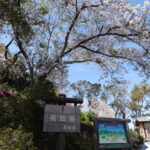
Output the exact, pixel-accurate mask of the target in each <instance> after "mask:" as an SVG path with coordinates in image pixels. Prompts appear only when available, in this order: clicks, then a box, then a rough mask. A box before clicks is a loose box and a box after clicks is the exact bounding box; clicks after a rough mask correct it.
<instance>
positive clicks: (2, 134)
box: [0, 128, 35, 150]
mask: <svg viewBox="0 0 150 150" xmlns="http://www.w3.org/2000/svg"><path fill="white" fill-rule="evenodd" d="M32 138H33V136H32V134H31V133H26V132H25V131H24V130H23V129H22V128H19V129H16V130H14V129H12V128H6V129H1V130H0V150H35V147H34V146H33V141H32Z"/></svg>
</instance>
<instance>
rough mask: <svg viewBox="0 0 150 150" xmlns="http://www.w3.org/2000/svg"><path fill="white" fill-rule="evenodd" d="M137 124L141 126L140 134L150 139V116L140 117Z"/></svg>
mask: <svg viewBox="0 0 150 150" xmlns="http://www.w3.org/2000/svg"><path fill="white" fill-rule="evenodd" d="M135 126H137V127H139V132H140V135H142V136H143V137H144V138H145V139H146V140H148V141H150V116H142V117H138V118H137V119H136V121H135Z"/></svg>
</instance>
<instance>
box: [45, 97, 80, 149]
mask: <svg viewBox="0 0 150 150" xmlns="http://www.w3.org/2000/svg"><path fill="white" fill-rule="evenodd" d="M45 101H46V105H45V112H44V124H43V131H44V132H52V133H56V135H57V141H56V150H65V133H67V132H72V133H74V132H80V109H79V107H74V106H65V105H66V103H74V105H75V106H76V105H77V103H80V104H81V103H82V102H83V101H82V100H79V99H75V98H66V97H51V98H49V99H46V100H45Z"/></svg>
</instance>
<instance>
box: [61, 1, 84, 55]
mask: <svg viewBox="0 0 150 150" xmlns="http://www.w3.org/2000/svg"><path fill="white" fill-rule="evenodd" d="M84 6H85V4H83V6H82V7H81V9H80V10H79V11H77V12H76V14H75V17H74V19H73V20H72V23H71V24H70V27H69V29H68V31H67V34H66V36H65V42H64V46H63V49H62V53H63V52H64V51H65V49H66V47H67V46H68V40H69V36H70V33H71V31H72V29H73V27H74V25H75V23H76V21H77V19H78V17H79V15H80V13H81V11H82V10H83V9H84Z"/></svg>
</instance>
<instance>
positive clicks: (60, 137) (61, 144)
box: [56, 133, 66, 150]
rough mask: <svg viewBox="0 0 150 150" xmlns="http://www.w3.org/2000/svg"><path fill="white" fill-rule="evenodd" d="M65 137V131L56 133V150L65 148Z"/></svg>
mask: <svg viewBox="0 0 150 150" xmlns="http://www.w3.org/2000/svg"><path fill="white" fill-rule="evenodd" d="M65 143H66V137H65V133H58V134H57V141H56V150H65Z"/></svg>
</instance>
